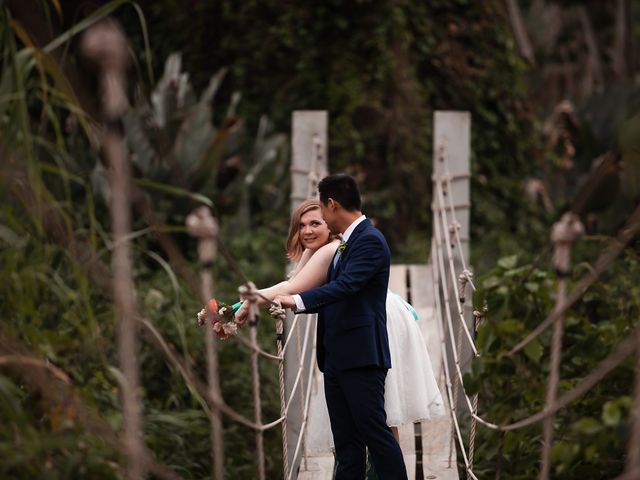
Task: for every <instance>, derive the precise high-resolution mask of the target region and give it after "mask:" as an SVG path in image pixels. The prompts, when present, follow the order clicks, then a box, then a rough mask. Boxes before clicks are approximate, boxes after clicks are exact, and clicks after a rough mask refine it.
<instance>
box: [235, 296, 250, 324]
mask: <svg viewBox="0 0 640 480" xmlns="http://www.w3.org/2000/svg"><path fill="white" fill-rule="evenodd" d="M248 316H249V302H248V301H247V300H245V301H244V302H242V306H241V307H240V308H239V309H238V311H237V312H236V314H235V316H234V318H235V321H236V323H237V324H238V326H240V327H242V326H243V325H244V323H245V322H246V321H247V317H248Z"/></svg>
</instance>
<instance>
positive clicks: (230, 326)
mask: <svg viewBox="0 0 640 480" xmlns="http://www.w3.org/2000/svg"><path fill="white" fill-rule="evenodd" d="M241 306H242V302H238V303H234V304H233V305H229V304H226V303H223V302H219V301H218V300H216V299H215V298H212V299H210V300H209V301H208V302H207V304H206V305H205V306H204V308H203V309H202V310H200V313H198V325H199V326H202V325H204V324H205V323H207V322H209V323H211V326H212V327H213V331H214V332H215V334H216V337H218V338H219V339H220V340H225V339H227V338H229V337H233V336H235V335H237V334H238V324H237V323H236V322H235V313H236V312H237V311H238V309H239V308H240V307H241Z"/></svg>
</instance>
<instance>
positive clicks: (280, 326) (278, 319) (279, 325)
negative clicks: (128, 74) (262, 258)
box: [269, 302, 289, 479]
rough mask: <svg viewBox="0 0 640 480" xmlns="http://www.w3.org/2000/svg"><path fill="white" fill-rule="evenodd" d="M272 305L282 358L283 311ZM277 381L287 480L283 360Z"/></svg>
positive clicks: (280, 362)
mask: <svg viewBox="0 0 640 480" xmlns="http://www.w3.org/2000/svg"><path fill="white" fill-rule="evenodd" d="M277 303H278V306H275V305H272V306H271V308H270V309H269V312H270V313H271V316H273V317H274V318H275V319H276V344H277V346H278V356H279V357H283V349H282V336H283V334H284V318H285V315H284V309H283V308H282V306H281V305H279V302H277ZM276 308H279V310H282V313H280V312H279V311H278V312H274V310H275V309H276ZM278 381H279V383H280V417H281V418H282V461H283V469H282V472H283V478H284V479H287V478H288V476H289V451H288V445H287V417H286V415H287V412H286V408H285V396H286V394H285V391H284V387H285V385H284V360H283V359H281V360H279V361H278Z"/></svg>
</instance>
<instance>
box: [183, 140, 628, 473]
mask: <svg viewBox="0 0 640 480" xmlns="http://www.w3.org/2000/svg"><path fill="white" fill-rule="evenodd" d="M312 148H313V149H314V158H315V160H314V161H319V160H320V157H321V152H320V149H321V145H320V142H319V140H318V139H317V138H316V137H315V136H314V141H313V144H312ZM316 167H317V165H316ZM452 178H455V177H454V176H452V175H449V174H444V175H440V176H434V178H433V181H434V187H435V188H434V192H435V197H436V201H435V202H434V203H433V204H432V210H433V214H434V241H433V242H432V250H431V257H432V261H433V266H434V268H433V278H434V282H433V288H434V293H435V295H434V297H435V304H436V315H437V317H438V318H439V319H440V321H439V322H437V325H438V335H439V341H440V344H441V347H442V352H443V356H442V359H441V362H442V367H443V368H442V370H443V372H444V377H445V387H446V397H447V400H448V403H449V412H450V416H451V422H452V433H453V434H452V436H451V442H452V443H451V445H450V447H451V448H450V457H449V464H450V466H451V464H452V461H453V459H452V455H453V445H454V442H456V440H457V444H458V446H459V448H460V455H461V457H462V459H463V461H464V465H465V471H466V474H467V476H468V478H471V479H476V478H477V477H476V475H475V474H474V472H473V467H474V451H475V439H476V430H477V428H476V426H477V424H481V425H484V426H485V427H487V428H489V429H492V430H497V431H501V432H507V431H512V430H516V429H520V428H525V427H527V426H530V425H532V424H535V423H538V422H544V423H545V425H547V427H545V431H546V432H547V433H546V434H545V442H544V444H545V445H550V444H551V440H552V438H553V436H552V433H553V429H552V426H553V424H552V421H553V415H554V414H555V413H556V412H557V411H559V410H560V409H562V408H565V407H566V406H567V405H568V404H569V403H571V402H572V401H575V400H576V399H577V398H579V397H580V396H581V395H584V394H585V393H586V392H587V391H588V390H589V389H591V388H593V387H594V386H595V385H596V384H597V383H598V382H600V381H601V380H602V379H603V378H604V377H605V376H606V375H607V374H608V373H609V372H611V371H612V370H613V369H614V368H616V367H617V366H618V365H619V364H620V363H622V362H623V361H624V360H625V359H626V358H627V357H628V356H629V355H631V353H633V352H634V351H636V350H637V348H638V347H637V346H636V344H635V343H636V342H635V341H634V338H631V339H627V340H625V341H624V342H621V344H620V345H619V347H618V349H617V350H616V351H615V352H613V353H612V354H611V355H610V356H609V357H607V358H606V359H605V360H604V361H603V362H601V364H600V365H598V367H597V368H596V369H594V370H593V371H592V372H591V374H590V375H588V376H587V377H585V379H584V380H583V381H582V382H581V383H580V384H578V385H577V386H575V387H574V388H573V389H572V390H570V391H569V392H566V393H565V394H563V395H562V396H560V397H558V398H556V395H555V391H556V389H557V388H556V386H555V385H557V382H558V378H557V372H558V371H559V361H560V360H559V359H560V353H561V333H562V324H561V323H560V321H559V320H558V319H559V318H561V316H562V314H563V313H564V312H565V311H566V309H567V308H569V307H570V306H571V305H572V304H573V303H575V301H577V299H578V298H580V296H581V295H582V294H583V293H584V291H586V289H587V288H588V287H589V286H590V285H591V284H592V283H593V282H595V281H596V280H597V278H598V276H599V275H600V274H601V273H602V272H603V271H604V270H605V269H606V268H607V267H608V266H609V265H610V264H611V262H612V261H613V259H615V258H616V256H617V255H618V254H619V253H620V252H621V251H622V249H623V248H624V246H626V244H627V243H628V242H629V241H630V240H631V238H633V236H635V234H636V233H637V231H638V230H640V207H639V208H638V210H637V211H636V212H634V214H633V215H632V216H631V217H630V219H629V221H628V224H627V227H626V228H625V229H624V230H623V231H622V232H621V234H620V235H619V236H618V238H617V239H616V242H614V243H613V244H612V245H610V247H609V248H608V249H607V251H606V252H605V253H604V254H603V255H601V257H600V258H599V259H598V262H597V263H596V265H595V267H594V269H593V271H590V272H589V274H588V275H587V276H585V277H584V278H583V280H581V282H579V283H578V285H577V286H576V287H575V288H574V290H573V292H571V295H569V296H566V295H560V296H559V299H558V302H557V304H556V307H555V308H554V311H553V312H552V313H551V314H550V315H549V317H548V318H547V319H546V320H545V321H544V322H543V323H542V324H541V325H540V326H539V327H537V328H536V330H534V332H532V334H534V333H535V335H536V336H537V335H539V334H540V333H541V332H542V331H543V330H544V329H545V328H546V327H548V326H550V325H551V324H554V330H555V331H556V333H555V334H554V340H553V342H552V343H553V352H552V363H553V364H554V365H556V366H555V367H553V368H552V370H554V369H555V370H556V376H555V378H550V379H549V386H548V389H547V399H546V404H545V406H544V409H543V410H542V411H540V412H538V413H535V414H532V415H530V416H528V417H526V418H523V419H521V420H518V421H515V422H512V423H510V424H503V425H499V424H496V423H493V422H490V421H488V420H486V419H483V418H482V417H481V416H480V415H479V414H478V395H477V394H476V395H474V396H473V398H470V397H469V395H468V394H467V392H466V390H465V387H464V381H463V375H462V368H463V365H462V361H461V349H462V348H461V347H462V346H461V341H462V338H463V337H466V339H467V342H468V344H469V348H470V350H471V351H472V352H473V354H474V355H475V356H476V357H477V356H479V352H478V349H477V347H476V345H475V332H476V331H477V329H478V327H479V325H480V320H481V317H483V316H484V313H483V312H482V311H479V310H475V311H474V316H475V318H476V321H475V328H474V329H473V334H472V332H471V331H470V329H469V327H468V326H467V323H466V321H465V314H464V309H463V304H465V303H466V297H467V293H466V287H467V285H470V286H471V288H472V289H473V290H475V288H476V287H475V285H474V283H473V274H472V273H471V271H470V269H469V268H468V266H467V264H466V261H465V259H464V252H463V248H462V241H463V239H462V237H461V235H460V223H459V222H458V220H457V218H456V206H455V205H454V202H453V199H452V196H451V193H452V191H453V189H452V185H451V180H452ZM316 185H317V179H316V178H315V177H313V176H312V175H309V176H308V187H309V188H312V187H313V188H314V189H315V186H316ZM636 217H637V218H636ZM443 243H444V245H443ZM217 244H218V246H219V249H220V252H221V253H222V254H223V256H225V258H226V259H227V261H228V262H229V265H230V267H231V268H232V270H234V271H235V272H236V273H237V274H238V276H239V277H240V278H242V279H243V281H244V284H243V286H242V287H241V289H242V291H241V298H245V299H247V300H249V303H250V308H253V311H252V313H253V314H252V315H250V318H252V319H256V320H254V321H253V322H250V323H249V326H250V332H249V338H246V337H245V336H244V335H242V334H240V335H238V336H237V338H238V339H239V341H240V344H242V345H243V346H244V347H246V348H248V350H249V351H250V352H251V364H252V372H253V373H252V380H253V392H254V416H255V419H254V420H253V421H252V420H249V419H247V418H246V417H244V416H242V415H240V414H239V413H238V412H236V411H234V410H233V409H232V408H231V407H229V406H228V405H226V404H225V403H224V401H223V399H222V398H221V397H218V398H208V400H209V403H210V404H211V405H212V406H215V408H218V409H219V411H220V412H222V413H223V414H225V415H227V416H229V417H230V418H232V419H234V420H237V421H238V422H240V423H242V424H243V425H245V426H247V427H249V428H252V429H254V430H255V432H256V453H257V458H258V478H261V479H262V478H264V475H265V472H264V446H263V442H264V437H263V432H264V431H266V430H268V429H270V428H273V427H275V426H277V425H281V426H282V430H283V436H282V442H283V444H282V449H283V478H285V479H291V478H294V475H295V472H294V471H293V468H291V467H292V466H293V465H296V462H297V461H298V460H299V459H300V456H301V455H303V456H304V455H305V452H304V448H303V445H304V442H305V438H306V432H307V428H308V420H309V407H310V401H311V390H312V389H311V384H312V381H313V375H312V374H311V373H309V372H307V370H306V366H305V362H304V359H305V358H308V353H309V352H308V351H309V348H311V350H312V354H313V352H315V348H316V345H315V339H314V340H313V342H310V341H309V337H310V335H309V333H310V328H311V326H312V324H311V322H306V328H304V329H303V328H302V327H301V323H302V322H301V320H300V318H301V317H300V316H299V315H296V316H294V317H293V321H292V322H291V325H290V328H289V331H288V332H285V328H284V321H283V318H280V317H278V315H277V314H275V313H274V312H273V311H272V315H273V316H274V317H275V318H276V347H277V353H276V354H273V353H270V352H268V351H266V350H264V349H263V348H262V347H261V346H260V345H259V343H258V339H257V329H256V322H257V317H258V313H257V303H258V299H259V298H262V299H263V300H264V301H266V302H267V303H269V304H270V305H271V307H272V310H273V309H274V308H276V309H277V307H278V305H277V304H275V303H274V302H273V301H271V300H270V299H268V298H265V297H263V296H262V295H261V294H260V292H259V291H258V290H257V289H256V288H255V285H253V284H252V283H251V282H250V281H249V279H248V278H247V276H246V275H244V273H243V272H242V270H241V269H240V267H239V265H238V264H237V262H235V260H234V259H233V258H232V257H231V255H230V254H229V252H228V250H227V249H226V248H225V246H224V242H222V240H221V239H219V238H218V239H217ZM454 248H456V249H457V250H458V252H459V253H460V255H459V258H460V264H461V271H460V272H459V273H458V272H457V271H456V262H455V261H454V252H453V250H454ZM456 258H457V257H456ZM561 283H562V282H561ZM564 287H565V288H566V284H564ZM559 288H560V289H562V288H563V287H562V285H560V286H559ZM450 292H452V293H453V294H454V297H455V298H453V299H452V298H451V295H450ZM560 293H561V292H560ZM456 311H457V317H458V321H459V323H458V324H457V325H455V326H456V327H457V328H454V323H455V322H454V315H456V314H455V313H454V312H456ZM282 313H283V312H281V314H282ZM440 322H442V323H440ZM639 328H640V327H639ZM303 330H304V334H303V338H304V341H303V344H302V346H301V345H300V335H302V331H303ZM456 331H457V335H456V334H455V332H456ZM558 331H559V332H560V333H559V334H558V333H557V332H558ZM296 333H298V334H297V335H296ZM294 336H295V338H296V340H297V343H296V342H294V341H293V339H294ZM533 338H535V336H534V337H531V336H529V337H527V338H526V339H525V340H523V342H521V343H520V344H518V345H517V346H516V347H514V349H513V350H512V351H511V352H510V354H515V353H516V352H518V351H519V350H520V349H522V348H523V347H524V345H526V343H525V342H527V343H528V342H529V341H531V340H532V339H533ZM309 343H312V345H311V346H310V345H309ZM293 345H295V346H296V347H295V348H297V355H298V359H299V364H298V365H297V369H296V370H295V377H294V380H293V382H292V387H291V389H290V392H289V394H288V396H287V394H286V391H285V387H284V385H285V379H284V361H285V358H286V357H287V354H288V352H289V351H290V348H294V347H293ZM447 352H449V353H450V355H451V357H452V359H453V365H451V363H450V362H449V361H447ZM554 352H555V353H554ZM259 357H264V358H268V359H270V360H274V361H277V362H278V377H279V387H280V391H279V396H280V417H279V418H278V419H275V420H273V421H271V422H269V423H264V422H263V421H262V411H261V409H260V407H259V405H260V393H259V392H260V383H259V376H258V374H257V372H258V365H257V362H258V358H259ZM451 367H453V368H451ZM454 370H455V373H453V371H454ZM305 372H307V373H309V375H308V377H307V378H306V379H305V380H303V375H304V374H305ZM181 373H182V374H183V376H184V375H185V374H184V373H183V372H181ZM454 376H455V377H456V378H454ZM552 376H553V375H551V376H550V377H552ZM185 378H186V377H185ZM305 388H306V390H305ZM296 395H299V396H300V404H301V409H302V420H301V425H300V431H299V436H298V438H297V441H296V445H295V449H294V451H293V455H292V456H291V458H290V457H289V447H290V445H289V442H288V438H287V432H286V428H287V417H288V415H289V413H290V408H291V406H292V405H293V400H294V398H295V396H296ZM459 395H462V400H463V401H462V403H463V404H465V405H466V410H468V412H469V415H470V419H471V421H470V422H471V423H470V430H469V441H468V448H467V447H466V446H465V441H464V440H463V437H462V434H461V431H462V429H461V424H460V421H459V420H458V403H459V402H458V397H459ZM549 425H550V427H549ZM549 432H550V434H549ZM454 437H455V438H454ZM545 445H543V452H542V457H543V460H542V464H543V467H542V470H541V474H540V478H541V479H544V478H546V475H545V474H544V471H545V469H546V471H548V466H547V467H545V466H544V465H545V461H546V460H545V458H548V450H547V447H546V446H545Z"/></svg>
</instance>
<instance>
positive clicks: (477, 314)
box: [461, 274, 484, 470]
mask: <svg viewBox="0 0 640 480" xmlns="http://www.w3.org/2000/svg"><path fill="white" fill-rule="evenodd" d="M461 276H462V274H461ZM473 317H474V318H475V329H474V330H475V332H476V333H477V332H478V328H480V324H481V323H482V320H483V319H484V312H481V311H480V310H474V311H473ZM472 404H473V414H474V415H477V414H478V394H477V393H476V394H475V395H474V396H473V401H472ZM477 425H478V421H477V420H476V419H475V418H474V417H473V416H472V417H471V426H470V428H469V468H470V469H471V470H473V457H474V453H475V447H476V427H477Z"/></svg>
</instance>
